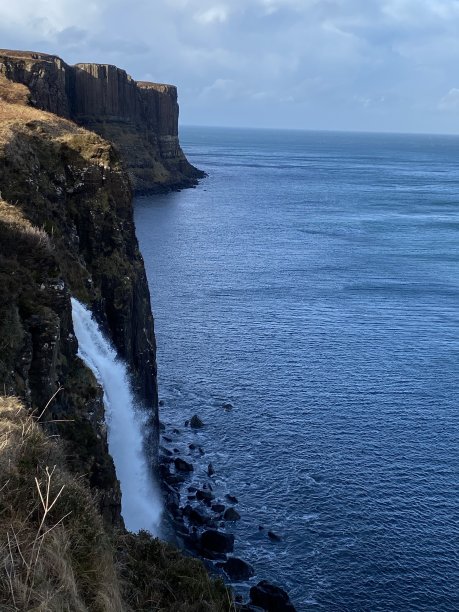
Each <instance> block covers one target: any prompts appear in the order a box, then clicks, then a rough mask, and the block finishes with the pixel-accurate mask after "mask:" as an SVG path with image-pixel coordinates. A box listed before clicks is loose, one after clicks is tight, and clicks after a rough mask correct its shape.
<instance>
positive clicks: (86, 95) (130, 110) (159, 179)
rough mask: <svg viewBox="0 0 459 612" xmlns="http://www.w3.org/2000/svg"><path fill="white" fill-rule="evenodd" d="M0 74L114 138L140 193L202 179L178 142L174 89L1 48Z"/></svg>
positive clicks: (52, 108)
mask: <svg viewBox="0 0 459 612" xmlns="http://www.w3.org/2000/svg"><path fill="white" fill-rule="evenodd" d="M0 74H3V75H4V76H5V77H6V78H7V79H9V80H11V81H13V82H16V83H22V84H24V85H26V86H27V87H28V89H29V90H30V97H29V103H30V104H31V105H33V106H35V107H36V108H38V109H41V110H45V111H49V112H52V113H55V114H57V115H60V116H61V117H64V118H68V119H72V120H73V121H74V122H76V123H78V124H79V125H81V126H84V127H86V128H88V129H90V130H92V131H94V132H96V133H97V134H99V135H101V136H102V137H103V138H104V139H107V140H110V141H111V142H112V143H113V144H114V145H115V147H116V148H117V150H118V152H119V154H120V157H121V159H122V161H123V164H124V166H125V168H126V170H127V171H128V173H129V176H130V179H131V182H132V186H133V188H134V190H135V192H136V193H138V194H144V193H150V192H157V191H164V190H169V189H178V188H181V187H189V186H192V185H194V184H195V183H196V181H197V179H198V178H201V177H202V176H203V173H202V172H201V171H199V170H198V169H197V168H195V167H194V166H192V165H191V164H190V163H189V162H188V161H187V159H186V157H185V155H184V154H183V151H182V149H181V147H180V144H179V139H178V114H179V107H178V103H177V89H176V87H174V86H173V85H164V84H158V83H147V82H136V81H135V80H134V79H132V78H131V77H130V76H129V75H128V74H127V73H126V72H125V71H124V70H121V69H119V68H117V67H116V66H111V65H107V64H104V65H102V64H77V65H75V66H70V65H68V64H66V63H65V62H64V61H63V60H61V59H60V58H59V57H57V56H53V55H47V54H42V53H30V52H22V51H7V50H0Z"/></svg>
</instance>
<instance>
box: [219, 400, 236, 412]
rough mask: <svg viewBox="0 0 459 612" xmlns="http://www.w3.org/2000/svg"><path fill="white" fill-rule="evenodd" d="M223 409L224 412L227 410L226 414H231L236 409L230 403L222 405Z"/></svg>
mask: <svg viewBox="0 0 459 612" xmlns="http://www.w3.org/2000/svg"><path fill="white" fill-rule="evenodd" d="M222 408H223V410H226V412H230V411H231V410H232V409H233V408H234V406H233V404H231V403H230V402H225V403H224V404H222Z"/></svg>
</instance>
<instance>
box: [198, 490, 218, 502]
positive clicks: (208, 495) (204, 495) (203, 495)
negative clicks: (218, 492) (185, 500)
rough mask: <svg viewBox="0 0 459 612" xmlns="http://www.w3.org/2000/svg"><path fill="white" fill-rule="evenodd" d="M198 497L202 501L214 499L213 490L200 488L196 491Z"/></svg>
mask: <svg viewBox="0 0 459 612" xmlns="http://www.w3.org/2000/svg"><path fill="white" fill-rule="evenodd" d="M196 499H199V500H200V501H206V502H210V501H212V500H213V499H214V495H213V493H212V492H211V491H203V490H199V489H198V490H197V491H196Z"/></svg>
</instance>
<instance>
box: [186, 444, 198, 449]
mask: <svg viewBox="0 0 459 612" xmlns="http://www.w3.org/2000/svg"><path fill="white" fill-rule="evenodd" d="M188 448H189V449H190V450H196V449H197V448H198V447H197V446H196V444H188Z"/></svg>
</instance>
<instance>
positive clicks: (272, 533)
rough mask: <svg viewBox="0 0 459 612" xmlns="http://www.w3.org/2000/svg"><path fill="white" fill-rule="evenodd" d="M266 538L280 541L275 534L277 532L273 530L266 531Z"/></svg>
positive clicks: (278, 536)
mask: <svg viewBox="0 0 459 612" xmlns="http://www.w3.org/2000/svg"><path fill="white" fill-rule="evenodd" d="M268 538H269V539H270V540H272V541H273V542H280V541H281V540H282V538H281V537H280V535H277V533H274V531H268Z"/></svg>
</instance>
